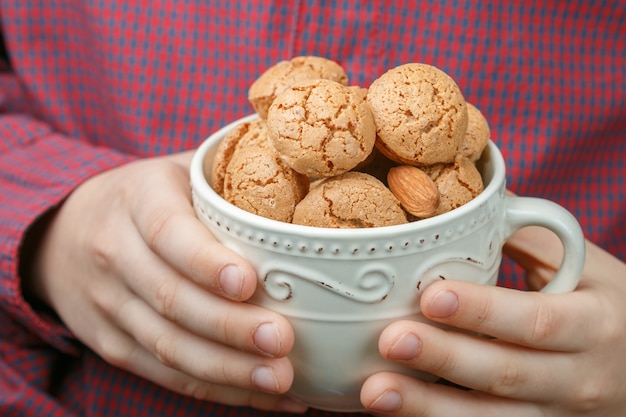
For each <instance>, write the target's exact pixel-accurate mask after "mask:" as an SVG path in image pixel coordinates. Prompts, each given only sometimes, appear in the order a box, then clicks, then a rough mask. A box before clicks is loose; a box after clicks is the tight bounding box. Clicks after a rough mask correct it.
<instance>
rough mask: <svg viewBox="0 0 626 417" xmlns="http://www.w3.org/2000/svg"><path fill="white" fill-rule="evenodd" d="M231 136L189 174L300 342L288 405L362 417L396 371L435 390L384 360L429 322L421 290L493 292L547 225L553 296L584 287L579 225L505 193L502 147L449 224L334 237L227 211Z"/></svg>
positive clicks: (492, 149) (213, 141) (211, 144)
mask: <svg viewBox="0 0 626 417" xmlns="http://www.w3.org/2000/svg"><path fill="white" fill-rule="evenodd" d="M254 117H256V116H254V115H253V116H248V117H246V118H243V119H241V120H238V121H236V122H234V123H232V124H230V125H227V126H225V127H224V128H222V129H221V130H219V131H217V132H216V133H214V134H213V135H211V136H210V137H209V138H207V139H206V140H205V141H204V142H203V143H202V144H201V146H200V147H199V148H198V150H197V152H196V154H195V155H194V158H193V161H192V164H191V173H190V174H191V186H192V197H193V205H194V208H195V210H196V213H197V216H198V218H199V219H200V220H201V221H202V223H203V224H205V225H206V226H207V227H208V228H209V230H210V231H211V232H212V233H213V234H214V235H215V237H216V238H217V239H218V240H219V241H221V242H222V243H223V244H224V245H226V246H227V247H229V248H231V249H232V250H234V251H236V252H238V253H240V254H242V255H243V256H244V257H245V258H246V259H248V260H249V261H250V263H251V264H252V265H253V266H254V267H255V268H256V271H257V274H258V279H259V282H260V284H261V285H259V289H258V290H257V292H256V293H255V295H254V296H253V298H252V299H251V300H250V302H252V303H255V304H259V305H262V306H264V307H267V308H269V309H272V310H274V311H277V312H279V313H280V314H282V315H284V316H285V317H286V318H288V319H289V320H290V322H291V324H292V325H293V328H294V331H295V336H296V339H295V346H294V349H293V351H292V352H291V353H290V355H289V358H290V360H291V361H292V363H293V366H294V369H295V379H294V383H293V386H292V389H291V391H290V394H291V395H292V396H293V397H295V398H298V399H300V400H301V401H303V402H305V403H307V404H309V405H310V406H312V407H316V408H321V409H326V410H334V411H358V410H362V409H363V407H362V406H361V404H360V401H359V392H360V388H361V385H362V383H363V382H364V380H365V379H366V378H367V377H368V376H369V375H372V374H373V373H375V372H379V371H383V370H386V371H396V372H402V373H406V374H410V375H413V376H415V377H417V378H421V379H424V380H431V381H432V380H434V377H433V376H432V375H429V374H425V373H419V372H415V371H412V370H410V369H407V368H403V367H401V366H399V365H396V364H393V363H391V362H388V361H385V360H383V359H382V358H381V356H380V354H379V353H378V337H379V335H380V333H381V331H382V330H383V329H384V328H385V327H386V326H387V325H389V324H390V323H391V322H393V321H395V320H399V319H410V320H421V321H427V320H426V319H425V318H424V317H423V316H422V315H421V314H420V310H419V298H420V295H421V293H422V292H423V290H424V289H425V288H426V287H427V286H428V285H429V284H430V283H432V282H433V281H436V280H440V279H457V280H459V279H460V280H468V281H472V282H475V283H479V284H485V285H495V284H496V281H497V276H498V270H499V267H500V261H501V258H502V246H503V244H504V242H505V241H506V239H507V238H508V237H509V236H511V235H512V234H513V233H514V232H515V231H516V230H518V229H520V228H522V227H525V226H530V225H538V226H542V227H545V228H548V229H550V230H552V231H553V232H554V233H556V235H557V236H558V237H559V239H560V240H561V242H562V244H563V248H564V256H563V260H562V263H561V265H560V268H559V270H558V272H557V273H556V275H555V276H554V278H553V279H552V281H551V282H550V283H549V284H548V285H546V287H544V288H543V289H542V291H544V292H550V293H562V292H567V291H571V290H573V289H574V288H575V287H576V285H577V284H578V280H579V279H580V275H581V273H582V269H583V264H584V253H585V250H584V238H583V234H582V231H581V228H580V225H579V224H578V222H577V221H576V219H575V218H574V217H573V216H572V215H571V214H570V213H569V212H568V211H567V210H565V209H564V208H562V207H561V206H559V205H557V204H555V203H553V202H551V201H548V200H544V199H538V198H529V197H513V196H509V195H507V194H506V193H505V166H504V160H503V158H502V155H501V153H500V151H499V150H498V148H497V147H496V145H495V144H494V143H493V142H490V143H489V144H488V147H487V149H486V150H485V152H484V154H483V157H482V158H481V160H480V161H479V163H478V166H479V169H480V171H481V173H482V176H483V180H484V183H485V190H484V191H483V192H482V193H481V194H480V195H478V196H477V197H476V198H474V199H473V200H472V201H470V202H468V203H466V204H465V205H463V206H461V207H459V208H456V209H454V210H452V211H450V212H448V213H445V214H441V215H438V216H435V217H432V218H429V219H424V220H420V221H417V222H412V223H409V224H404V225H397V226H387V227H377V228H369V229H326V228H317V227H308V226H300V225H294V224H289V223H283V222H279V221H275V220H270V219H266V218H264V217H260V216H257V215H254V214H251V213H248V212H246V211H244V210H241V209H239V208H237V207H235V206H233V205H231V204H230V203H228V202H226V201H225V200H223V199H222V198H221V197H220V196H219V195H218V194H217V193H216V192H215V191H213V189H212V188H211V187H210V186H209V184H208V182H207V180H206V178H205V177H204V170H203V164H205V161H209V162H210V161H211V160H212V158H213V156H214V154H215V151H216V148H217V146H218V144H219V142H220V140H222V138H223V137H224V136H225V135H226V133H227V132H229V131H230V130H231V129H232V128H233V126H234V125H235V124H236V123H242V122H245V121H249V120H252V119H253V118H254Z"/></svg>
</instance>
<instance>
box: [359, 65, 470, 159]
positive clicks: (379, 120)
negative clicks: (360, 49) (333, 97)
mask: <svg viewBox="0 0 626 417" xmlns="http://www.w3.org/2000/svg"><path fill="white" fill-rule="evenodd" d="M367 101H368V103H369V104H370V107H371V109H372V114H373V115H374V120H375V122H376V128H377V133H378V139H377V141H376V146H377V148H378V149H379V150H380V151H381V152H382V153H383V154H385V155H386V156H387V157H388V158H390V159H392V160H394V161H396V162H399V163H404V164H410V165H416V166H424V165H432V164H436V163H450V162H453V161H454V157H455V156H456V154H457V152H458V149H459V146H460V145H461V142H462V140H463V137H464V136H465V132H466V130H467V122H468V115H467V106H466V103H465V99H464V97H463V94H462V93H461V90H460V89H459V87H458V85H457V84H456V82H455V81H454V80H453V79H452V78H451V77H450V76H449V75H448V74H446V73H445V72H443V71H441V70H439V69H438V68H436V67H434V66H432V65H428V64H423V63H409V64H404V65H400V66H398V67H395V68H392V69H390V70H389V71H387V72H386V73H384V74H383V75H381V76H380V77H379V78H378V79H376V80H375V81H374V82H373V83H372V85H371V86H370V88H369V91H368V93H367Z"/></svg>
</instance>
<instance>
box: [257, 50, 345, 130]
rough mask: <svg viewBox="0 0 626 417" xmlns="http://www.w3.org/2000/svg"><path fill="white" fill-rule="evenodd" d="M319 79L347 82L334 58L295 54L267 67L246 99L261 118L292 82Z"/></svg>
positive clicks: (263, 117)
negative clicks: (293, 56) (291, 57)
mask: <svg viewBox="0 0 626 417" xmlns="http://www.w3.org/2000/svg"><path fill="white" fill-rule="evenodd" d="M318 78H323V79H327V80H333V81H336V82H338V83H340V84H343V85H347V84H348V75H347V74H346V72H345V70H344V69H343V68H342V67H341V66H340V65H339V64H338V63H336V62H335V61H332V60H330V59H326V58H322V57H317V56H298V57H295V58H293V59H291V60H288V61H280V62H278V63H277V64H275V65H273V66H271V67H270V68H268V69H267V70H266V71H265V72H264V73H263V74H261V76H260V77H259V78H257V79H256V80H255V81H254V82H253V83H252V85H251V86H250V89H249V90H248V100H249V101H250V103H251V104H252V107H254V109H255V111H256V112H257V113H258V114H259V116H261V118H262V119H265V118H267V110H268V109H269V107H270V105H271V104H272V102H273V101H274V99H275V98H276V96H277V95H278V94H280V93H281V92H283V91H284V90H286V89H287V88H289V87H291V86H292V85H294V84H296V83H298V82H300V81H304V80H312V79H318Z"/></svg>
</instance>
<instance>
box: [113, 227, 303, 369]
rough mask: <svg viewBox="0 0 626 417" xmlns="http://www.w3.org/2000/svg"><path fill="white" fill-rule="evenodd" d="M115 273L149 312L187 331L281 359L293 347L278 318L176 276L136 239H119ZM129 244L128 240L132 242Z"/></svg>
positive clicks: (285, 324)
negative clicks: (123, 247) (120, 247)
mask: <svg viewBox="0 0 626 417" xmlns="http://www.w3.org/2000/svg"><path fill="white" fill-rule="evenodd" d="M125 240H126V242H127V243H128V246H127V247H128V248H133V249H132V251H131V250H129V249H127V250H126V251H124V252H122V253H119V254H117V256H116V257H117V263H116V265H117V266H116V267H117V268H118V269H117V271H116V273H118V274H120V276H125V277H126V282H127V285H129V287H130V288H131V289H132V290H133V291H134V293H135V294H137V295H138V296H139V297H140V298H142V299H143V300H145V301H146V302H147V303H148V305H150V307H152V309H154V310H155V311H156V312H157V313H159V314H160V315H162V316H163V317H165V318H167V319H168V320H170V321H171V322H173V323H177V324H179V325H180V326H182V327H184V328H186V329H188V330H189V331H191V332H192V333H195V334H197V335H199V336H202V337H204V338H207V339H211V340H215V341H218V342H220V343H223V344H225V345H229V346H232V347H236V348H237V349H242V350H245V351H248V352H254V353H262V354H265V355H268V356H274V357H281V356H285V355H286V354H287V353H289V352H290V351H291V349H292V347H293V342H294V336H293V329H292V328H291V325H290V324H289V322H288V321H287V320H286V319H285V318H284V317H282V316H280V315H279V314H276V313H274V312H272V311H269V310H267V309H264V308H261V307H259V306H256V305H252V304H248V303H240V302H234V301H231V300H227V299H224V298H222V297H218V296H216V295H214V294H213V293H211V292H209V291H206V290H204V289H203V288H201V287H199V286H198V285H197V284H196V283H195V282H192V281H191V280H189V279H187V278H185V277H183V276H181V275H180V274H179V273H178V272H177V271H175V270H173V269H172V268H171V267H170V266H169V265H168V264H166V263H165V262H163V260H162V259H160V258H159V257H158V256H156V255H155V254H154V253H152V252H151V251H150V250H149V249H148V248H147V247H146V246H145V245H144V242H143V241H142V240H141V238H140V237H139V236H138V235H132V234H131V235H129V236H128V237H126V238H125ZM133 241H134V242H133Z"/></svg>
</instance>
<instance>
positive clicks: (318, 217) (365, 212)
mask: <svg viewBox="0 0 626 417" xmlns="http://www.w3.org/2000/svg"><path fill="white" fill-rule="evenodd" d="M293 223H296V224H301V225H305V226H315V227H328V228H352V229H354V228H367V227H381V226H391V225H396V224H404V223H407V218H406V213H405V212H404V210H402V208H401V207H400V202H399V201H398V199H397V198H396V197H395V196H394V195H393V194H392V193H391V191H389V189H388V188H387V187H385V186H384V185H383V183H382V182H380V181H379V180H377V179H376V178H374V177H372V176H371V175H368V174H364V173H361V172H347V173H345V174H342V175H338V176H336V177H331V178H326V179H324V180H323V181H321V182H320V183H319V184H317V185H316V186H315V187H314V188H312V189H311V191H310V192H309V193H308V194H307V196H306V197H305V198H304V199H303V200H302V201H301V202H300V203H298V205H297V206H296V210H295V211H294V215H293Z"/></svg>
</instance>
